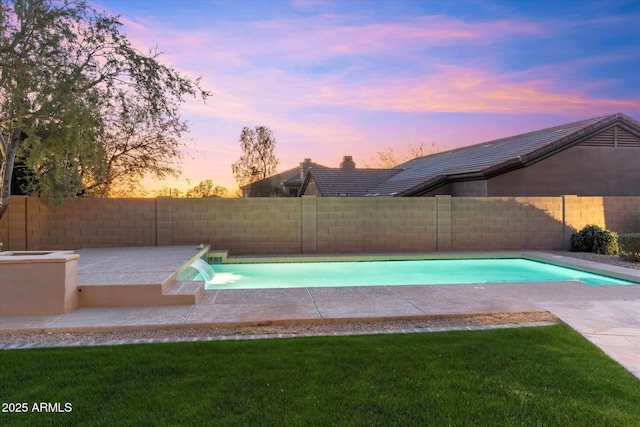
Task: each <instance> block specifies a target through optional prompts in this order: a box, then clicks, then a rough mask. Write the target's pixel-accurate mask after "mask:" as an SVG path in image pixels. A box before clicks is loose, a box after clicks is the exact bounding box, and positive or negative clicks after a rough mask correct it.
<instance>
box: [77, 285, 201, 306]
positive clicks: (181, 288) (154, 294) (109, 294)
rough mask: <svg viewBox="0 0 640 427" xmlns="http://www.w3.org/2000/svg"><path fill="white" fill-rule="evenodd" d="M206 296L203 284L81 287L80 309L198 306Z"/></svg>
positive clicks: (79, 288)
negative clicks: (204, 295) (203, 296)
mask: <svg viewBox="0 0 640 427" xmlns="http://www.w3.org/2000/svg"><path fill="white" fill-rule="evenodd" d="M203 294H204V282H202V281H175V279H174V280H173V281H171V280H169V281H168V282H165V283H162V284H140V283H137V284H112V285H98V286H95V285H84V286H78V306H80V307H135V306H162V305H191V304H196V303H197V302H198V301H199V300H200V298H201V297H202V295H203Z"/></svg>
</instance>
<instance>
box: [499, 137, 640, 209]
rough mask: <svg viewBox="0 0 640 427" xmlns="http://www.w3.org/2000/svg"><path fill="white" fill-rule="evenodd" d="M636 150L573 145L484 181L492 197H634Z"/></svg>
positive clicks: (639, 157)
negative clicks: (572, 195) (569, 195)
mask: <svg viewBox="0 0 640 427" xmlns="http://www.w3.org/2000/svg"><path fill="white" fill-rule="evenodd" d="M638 165H640V148H636V147H630V148H622V147H617V148H613V147H589V146H586V147H585V146H579V145H578V146H575V147H572V148H569V149H567V150H564V151H562V152H560V153H558V154H556V155H554V156H551V157H548V158H546V159H544V160H541V161H539V162H537V163H534V164H532V165H529V166H527V167H525V168H522V169H518V170H515V171H512V172H508V173H505V174H502V175H499V176H496V177H494V178H490V179H489V180H488V181H487V195H488V196H490V197H492V196H561V195H563V194H576V195H578V196H638V195H639V194H640V184H638V183H640V167H639V166H638Z"/></svg>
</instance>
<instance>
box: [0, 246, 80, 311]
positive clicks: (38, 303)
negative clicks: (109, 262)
mask: <svg viewBox="0 0 640 427" xmlns="http://www.w3.org/2000/svg"><path fill="white" fill-rule="evenodd" d="M78 257H79V255H77V254H74V253H73V251H24V252H0V317H1V316H36V315H39V316H42V315H52V314H64V313H68V312H70V311H72V310H74V309H75V308H76V307H77V306H78V290H77V283H76V279H77V272H78Z"/></svg>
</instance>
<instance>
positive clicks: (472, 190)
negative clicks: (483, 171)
mask: <svg viewBox="0 0 640 427" xmlns="http://www.w3.org/2000/svg"><path fill="white" fill-rule="evenodd" d="M450 194H451V195H452V196H454V197H486V195H487V181H486V180H484V179H482V180H476V181H460V182H452V183H451V193H450Z"/></svg>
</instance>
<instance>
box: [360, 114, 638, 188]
mask: <svg viewBox="0 0 640 427" xmlns="http://www.w3.org/2000/svg"><path fill="white" fill-rule="evenodd" d="M615 124H620V125H623V126H624V127H625V128H626V129H628V130H630V131H632V132H634V133H635V134H637V135H639V136H640V123H638V122H637V121H635V120H633V119H631V118H630V117H628V116H625V115H624V114H622V113H617V114H613V115H610V116H601V117H596V118H593V119H588V120H582V121H579V122H575V123H569V124H566V125H562V126H555V127H552V128H548V129H542V130H538V131H535V132H529V133H524V134H521V135H516V136H511V137H508V138H502V139H496V140H493V141H488V142H483V143H480V144H476V145H471V146H468V147H462V148H458V149H455V150H449V151H444V152H441V153H436V154H431V155H428V156H424V157H419V158H416V159H413V160H410V161H408V162H406V163H403V164H401V165H399V166H397V167H396V170H398V172H397V173H395V174H393V175H392V176H391V177H389V179H386V180H384V181H382V182H380V183H379V184H377V185H376V186H373V187H370V188H369V189H368V193H370V194H375V195H380V196H417V195H420V194H424V193H426V192H428V191H431V190H433V189H436V188H438V187H440V186H442V185H444V184H446V183H447V182H451V181H456V180H466V179H483V178H490V177H492V176H496V175H499V174H501V173H505V172H508V171H510V170H514V169H518V168H521V167H524V166H527V165H529V164H532V163H535V162H537V161H540V160H542V159H544V158H546V157H548V156H550V155H553V154H555V153H557V152H559V151H561V150H564V149H566V148H569V147H570V146H573V145H575V144H578V143H579V142H581V141H583V140H585V139H587V138H589V137H591V136H592V135H594V134H596V133H598V132H601V131H603V130H605V129H607V128H609V127H612V126H614V125H615Z"/></svg>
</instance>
